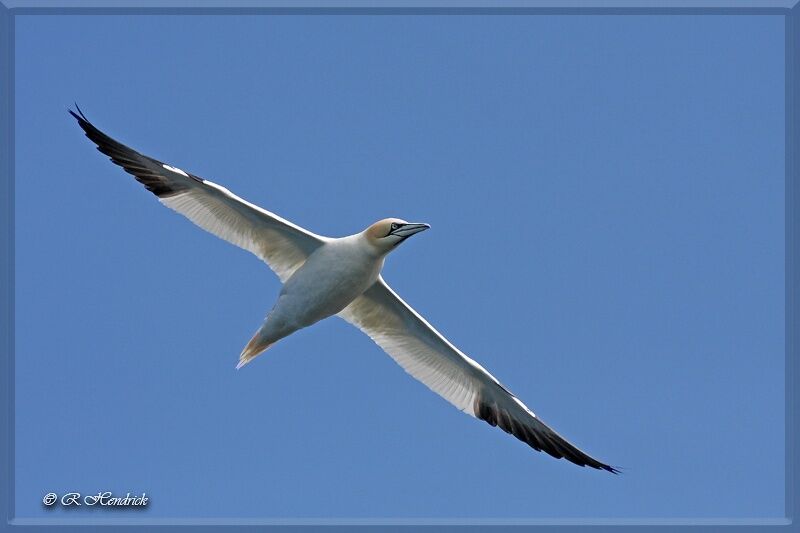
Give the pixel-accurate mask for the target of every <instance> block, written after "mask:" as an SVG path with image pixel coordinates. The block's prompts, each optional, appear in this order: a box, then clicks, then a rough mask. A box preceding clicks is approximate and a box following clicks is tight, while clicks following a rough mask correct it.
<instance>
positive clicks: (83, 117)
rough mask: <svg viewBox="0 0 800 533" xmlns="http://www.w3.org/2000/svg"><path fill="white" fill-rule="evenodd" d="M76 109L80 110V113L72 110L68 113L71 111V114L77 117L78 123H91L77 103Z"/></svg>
mask: <svg viewBox="0 0 800 533" xmlns="http://www.w3.org/2000/svg"><path fill="white" fill-rule="evenodd" d="M75 109H77V110H78V113H75V111H73V110H72V109H67V111H69V114H70V115H72V116H73V117H75V120H77V121H78V122H89V119H87V118H86V115H84V114H83V111H81V108H80V107H78V103H77V102H75Z"/></svg>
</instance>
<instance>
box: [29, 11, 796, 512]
mask: <svg viewBox="0 0 800 533" xmlns="http://www.w3.org/2000/svg"><path fill="white" fill-rule="evenodd" d="M783 37H784V30H783V18H782V17H779V16H324V15H315V16H289V15H280V16H249V17H244V16H226V17H211V16H193V17H185V16H163V17H158V16H136V17H133V16H117V17H114V16H69V17H67V16H37V17H32V16H20V17H18V18H17V25H16V42H17V44H16V111H15V113H16V192H15V194H16V197H15V201H16V376H15V379H16V381H15V383H16V397H15V400H16V407H15V409H16V411H15V416H16V419H15V420H16V470H15V476H16V477H15V482H16V509H15V512H16V516H18V517H36V516H50V517H57V516H73V517H75V516H92V517H94V518H98V517H101V516H100V515H101V514H102V515H103V516H102V518H108V516H107V515H106V514H105V513H102V512H100V511H98V510H92V511H89V510H84V509H82V510H80V511H76V512H72V513H71V514H70V513H69V512H68V511H65V510H63V509H55V510H49V511H48V510H45V509H43V507H42V505H41V503H40V502H41V498H42V496H43V495H44V494H45V493H46V492H49V491H54V492H57V493H63V492H66V491H81V492H84V493H89V492H97V491H99V490H112V491H115V492H119V493H123V494H124V493H125V492H128V491H130V492H141V491H145V492H147V494H148V495H149V496H150V497H151V505H150V507H149V508H148V509H147V510H146V511H138V512H137V511H125V512H123V514H115V515H114V516H124V515H125V514H128V515H133V516H138V517H153V518H158V517H273V518H275V517H312V518H325V517H361V518H363V517H437V518H446V517H451V518H470V517H504V518H510V517H518V518H549V517H576V518H580V517H640V518H646V517H661V518H671V517H673V518H674V517H775V516H783V513H784V499H783V490H784V444H783V443H784V423H783V422H784V407H783V406H784V372H783V368H784V366H783V365H784V284H783V280H784V138H783V133H784V118H783V116H784V78H783V76H784V74H783V72H784V52H783ZM73 101H77V102H78V103H79V104H80V105H81V107H82V108H83V110H84V112H85V113H86V114H87V116H88V117H89V118H90V119H91V120H92V121H93V122H94V123H95V124H96V125H97V126H98V127H100V128H101V129H103V130H104V131H106V132H107V133H109V134H110V135H112V136H113V137H115V138H117V139H119V140H121V141H122V142H125V143H127V144H129V145H131V146H132V147H134V148H136V149H138V150H140V151H142V152H143V153H145V154H148V155H151V156H153V157H156V158H158V159H161V160H163V161H166V162H168V163H170V164H173V165H176V166H178V167H181V168H184V169H186V170H187V171H190V172H194V173H196V174H198V175H200V176H203V177H205V178H207V179H211V180H213V181H216V182H218V183H221V184H223V185H225V186H226V187H228V188H229V189H231V190H232V191H234V192H235V193H237V194H239V195H240V196H243V197H244V198H246V199H248V200H250V201H252V202H254V203H257V204H259V205H262V206H263V207H265V208H267V209H270V210H272V211H274V212H276V213H278V214H280V215H282V216H284V217H286V218H288V219H290V220H292V221H294V222H296V223H298V224H300V225H302V226H305V227H307V228H309V229H311V230H313V231H315V232H318V233H322V234H326V235H331V236H341V235H347V234H351V233H354V232H357V231H360V230H361V229H362V228H363V227H365V226H366V225H368V224H370V223H372V222H373V221H375V220H377V219H380V218H383V217H385V216H398V217H402V218H405V219H407V220H415V221H425V222H428V223H430V224H431V225H432V229H431V230H430V231H428V232H426V233H424V234H421V235H419V236H417V237H414V238H413V239H411V240H409V241H408V242H407V243H405V244H404V245H403V246H402V247H401V248H400V249H399V250H398V251H397V252H395V253H394V254H392V256H391V257H390V258H389V260H388V261H387V264H386V268H385V270H384V277H385V278H386V279H387V281H388V282H389V283H390V284H391V285H392V286H393V287H394V288H395V289H396V290H397V291H398V292H399V293H400V294H401V295H402V296H403V297H404V298H405V299H406V300H407V301H408V302H409V303H410V304H411V305H412V306H414V307H415V308H416V309H417V310H418V311H419V312H420V313H421V314H423V315H424V316H425V317H426V318H427V319H428V320H429V321H431V322H432V323H433V324H434V325H435V326H436V327H437V328H438V329H439V330H440V331H441V332H442V333H444V334H445V335H446V336H447V337H448V338H449V339H450V340H451V341H452V342H453V343H455V344H456V345H457V346H459V347H460V348H461V349H462V350H464V351H465V352H466V353H467V354H469V355H470V356H471V357H473V358H474V359H476V360H478V361H479V362H480V363H481V364H482V365H483V366H485V367H486V368H487V369H488V370H489V371H491V372H492V373H493V374H494V375H496V376H497V377H498V378H499V379H500V380H501V381H502V382H504V383H505V384H506V385H507V386H508V387H509V388H510V389H511V390H513V391H514V392H515V393H516V394H517V395H518V396H519V397H520V398H521V399H522V400H523V401H525V402H526V403H527V404H528V405H529V406H530V407H531V408H532V409H533V410H534V411H535V412H537V413H538V414H539V415H540V416H541V417H542V418H543V419H544V420H545V421H547V422H548V423H549V424H551V425H552V426H553V427H554V428H555V429H556V430H557V431H559V432H560V433H562V434H563V435H564V436H565V437H567V438H568V439H570V440H571V441H572V442H574V443H575V444H576V445H578V446H579V447H581V448H583V449H584V450H586V451H587V452H589V453H590V454H592V455H594V456H596V457H597V458H599V459H601V460H603V461H606V462H609V463H610V464H613V465H615V466H621V467H623V468H624V471H625V473H624V475H622V476H613V475H610V474H608V473H605V472H597V471H591V470H587V469H582V468H579V467H576V466H574V465H572V464H569V463H566V462H565V461H557V460H554V459H552V458H550V457H548V456H546V455H543V454H540V453H537V452H535V451H533V450H532V449H530V448H528V447H527V446H525V445H524V444H523V443H521V442H518V441H516V440H515V439H514V438H512V437H510V436H508V435H506V434H504V433H503V432H502V431H500V430H498V429H495V428H491V427H489V426H488V425H486V424H485V423H483V422H479V421H476V420H474V419H471V418H470V417H468V416H465V415H463V414H460V413H459V412H458V411H457V410H455V409H454V408H453V407H451V406H450V405H449V404H447V403H446V402H445V401H443V400H441V399H440V398H439V397H437V396H436V395H435V394H433V393H432V392H430V391H428V390H427V389H426V388H425V387H424V386H422V385H421V384H419V383H417V382H416V381H414V380H413V379H411V378H410V377H409V376H408V375H406V374H405V373H404V372H403V371H402V370H401V369H400V367H398V366H397V365H396V364H395V363H394V362H393V361H392V360H391V359H390V358H389V357H388V356H386V355H384V354H383V352H382V351H381V350H380V349H379V348H378V347H377V346H375V345H374V344H373V343H372V342H371V341H370V340H369V339H368V338H367V337H365V336H364V335H362V334H361V333H360V332H358V331H357V330H355V329H353V328H352V327H351V326H349V325H348V324H346V323H345V322H343V321H341V320H339V319H337V318H332V319H328V320H326V321H323V322H321V323H319V324H317V325H315V326H314V327H313V328H310V329H307V330H304V331H301V332H299V333H297V334H295V335H293V336H291V337H289V338H287V339H285V340H283V341H281V342H280V343H279V344H277V345H276V346H275V347H274V348H273V349H271V350H270V351H269V352H267V353H266V354H264V355H263V356H261V357H259V358H258V359H257V360H256V361H255V362H254V363H253V364H251V365H249V366H247V367H245V368H244V369H242V370H240V371H238V372H237V371H235V370H234V366H235V364H236V361H237V357H238V354H239V352H240V350H241V348H242V346H243V345H244V344H245V343H246V342H247V340H248V339H249V338H250V336H251V334H252V333H253V331H254V330H255V329H256V328H257V327H258V325H259V324H260V322H261V320H262V318H263V316H264V315H265V314H266V312H267V311H268V310H269V309H270V307H271V305H272V303H273V301H274V299H275V297H276V295H277V293H278V291H279V290H280V285H279V282H278V280H277V278H276V277H274V276H273V274H272V273H271V272H270V271H269V270H268V269H267V268H266V266H264V265H263V264H262V263H260V262H259V261H258V260H257V259H256V258H254V257H253V256H251V255H249V254H248V253H246V252H244V251H242V250H239V249H237V248H235V247H233V246H231V245H229V244H227V243H225V242H224V241H221V240H218V239H216V238H215V237H213V236H211V235H209V234H207V233H205V232H203V231H200V230H199V229H197V228H196V227H194V226H193V225H192V224H191V223H189V222H188V221H186V220H184V219H182V218H181V217H180V216H179V215H176V214H174V213H173V212H171V211H169V210H167V209H165V208H163V207H162V206H161V205H159V203H158V202H157V201H155V199H154V198H153V197H152V196H151V195H150V194H149V193H147V192H146V191H145V190H144V189H143V188H142V187H141V186H140V185H139V184H138V183H136V182H135V181H134V180H133V179H132V178H131V177H130V176H128V175H127V174H125V173H124V172H123V171H122V170H120V169H119V168H117V167H115V166H114V165H112V164H111V163H110V162H109V161H108V160H107V159H106V158H105V157H104V156H102V155H101V154H100V153H98V152H97V151H95V150H94V148H93V146H92V145H91V144H90V142H89V141H88V140H87V139H85V138H84V137H83V135H82V132H81V131H80V129H79V128H78V127H77V125H76V124H75V122H74V120H72V118H70V117H69V116H68V115H67V108H68V107H69V106H70V105H71V104H72V102H73Z"/></svg>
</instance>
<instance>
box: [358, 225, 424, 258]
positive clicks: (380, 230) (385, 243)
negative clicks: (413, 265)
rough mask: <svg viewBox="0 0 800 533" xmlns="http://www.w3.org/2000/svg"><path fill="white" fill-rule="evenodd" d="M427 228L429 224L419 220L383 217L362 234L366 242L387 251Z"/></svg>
mask: <svg viewBox="0 0 800 533" xmlns="http://www.w3.org/2000/svg"><path fill="white" fill-rule="evenodd" d="M428 228H430V226H429V225H427V224H423V223H419V222H406V221H405V220H401V219H399V218H384V219H383V220H379V221H377V222H376V223H374V224H373V225H371V226H370V227H368V228H367V229H366V230H364V236H365V237H366V238H367V242H369V243H370V244H371V245H372V246H374V247H376V248H377V249H378V250H379V251H380V252H382V253H389V252H391V251H392V250H393V249H394V248H395V247H396V246H397V245H398V244H400V243H401V242H403V241H405V240H406V239H408V238H409V237H411V236H412V235H414V234H416V233H419V232H420V231H425V230H426V229H428Z"/></svg>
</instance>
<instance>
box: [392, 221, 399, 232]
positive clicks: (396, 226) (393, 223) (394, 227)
mask: <svg viewBox="0 0 800 533" xmlns="http://www.w3.org/2000/svg"><path fill="white" fill-rule="evenodd" d="M398 227H399V226H398V225H397V223H396V222H392V229H393V230H395V229H397V228H398Z"/></svg>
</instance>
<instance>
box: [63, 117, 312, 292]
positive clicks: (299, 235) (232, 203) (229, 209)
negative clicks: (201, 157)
mask: <svg viewBox="0 0 800 533" xmlns="http://www.w3.org/2000/svg"><path fill="white" fill-rule="evenodd" d="M70 114H71V115H72V116H73V117H75V119H77V121H78V124H79V125H80V126H81V128H83V131H85V132H86V136H87V137H88V138H89V139H90V140H91V141H92V142H94V143H95V144H96V145H97V149H98V150H100V151H101V152H103V153H104V154H106V155H107V156H109V157H110V158H111V161H113V162H114V163H116V164H117V165H119V166H121V167H122V168H123V169H124V170H125V172H127V173H129V174H132V175H133V177H134V178H136V180H137V181H139V182H140V183H142V184H143V185H144V186H145V188H147V190H149V191H150V192H152V193H153V194H155V195H156V196H157V197H158V200H159V201H160V202H161V203H162V204H164V205H166V206H167V207H169V208H170V209H173V210H174V211H177V212H178V213H180V214H182V215H183V216H185V217H186V218H188V219H189V220H191V221H192V222H194V223H195V224H197V225H198V226H200V227H201V228H203V229H204V230H206V231H208V232H210V233H213V234H214V235H216V236H217V237H220V238H221V239H225V240H226V241H228V242H230V243H231V244H235V245H236V246H239V247H240V248H244V249H245V250H248V251H250V252H252V253H254V254H255V255H256V256H257V257H259V258H260V259H262V260H263V261H264V262H266V263H267V265H269V267H270V268H271V269H272V270H273V271H275V273H276V274H277V275H278V277H279V278H280V279H281V281H286V280H287V279H288V278H289V277H290V276H291V275H292V273H294V271H295V270H297V268H298V267H300V265H302V264H303V263H304V262H305V260H306V258H308V256H309V255H311V253H312V252H313V251H314V250H316V249H317V248H318V247H319V246H320V245H321V244H323V243H324V242H325V237H322V236H319V235H315V234H314V233H311V232H310V231H307V230H305V229H303V228H301V227H299V226H297V225H295V224H292V223H291V222H289V221H288V220H284V219H283V218H281V217H279V216H278V215H275V214H274V213H270V212H269V211H267V210H265V209H262V208H260V207H258V206H257V205H253V204H251V203H250V202H247V201H246V200H243V199H242V198H239V197H238V196H236V195H235V194H233V193H232V192H230V191H229V190H228V189H226V188H225V187H221V186H219V185H217V184H216V183H212V182H210V181H207V180H204V179H202V178H199V177H197V176H195V175H193V174H189V173H187V172H184V171H183V170H181V169H179V168H175V167H173V166H170V165H166V164H164V163H162V162H161V161H158V160H156V159H153V158H151V157H147V156H146V155H142V154H140V153H139V152H137V151H135V150H133V149H131V148H128V147H127V146H125V145H124V144H122V143H120V142H117V141H115V140H114V139H112V138H111V137H109V136H108V135H106V134H105V133H103V132H102V131H100V130H98V129H97V128H96V127H94V125H92V123H91V122H89V121H88V120H87V119H86V117H85V116H84V115H83V113H81V111H80V109H78V113H74V112H73V111H72V110H70Z"/></svg>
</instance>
